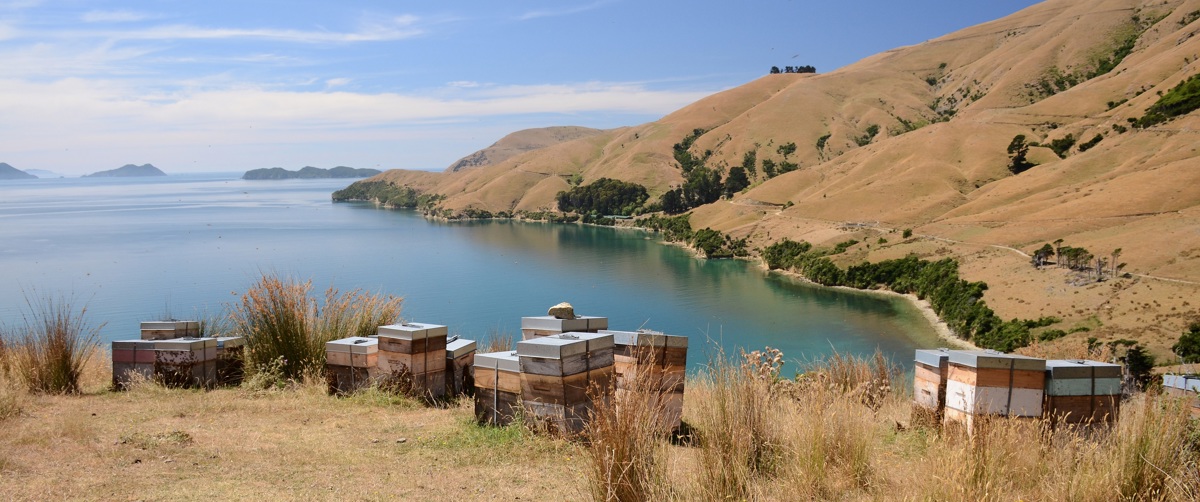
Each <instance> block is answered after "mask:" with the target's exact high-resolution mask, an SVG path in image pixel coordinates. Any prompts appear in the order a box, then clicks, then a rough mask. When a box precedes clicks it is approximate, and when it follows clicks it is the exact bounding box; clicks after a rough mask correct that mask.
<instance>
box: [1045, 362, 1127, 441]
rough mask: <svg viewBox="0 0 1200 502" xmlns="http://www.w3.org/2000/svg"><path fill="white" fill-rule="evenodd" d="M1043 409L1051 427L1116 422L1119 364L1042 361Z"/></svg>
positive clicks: (1119, 409) (1118, 412)
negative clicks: (1043, 383)
mask: <svg viewBox="0 0 1200 502" xmlns="http://www.w3.org/2000/svg"><path fill="white" fill-rule="evenodd" d="M1043 407H1044V408H1045V409H1044V412H1045V416H1047V417H1049V418H1050V421H1051V424H1053V425H1057V424H1093V423H1113V422H1116V420H1117V416H1118V415H1119V414H1120V411H1121V365H1119V364H1111V363H1102V362H1097V361H1087V360H1079V359H1074V360H1061V359H1052V360H1049V361H1046V397H1045V401H1044V406H1043Z"/></svg>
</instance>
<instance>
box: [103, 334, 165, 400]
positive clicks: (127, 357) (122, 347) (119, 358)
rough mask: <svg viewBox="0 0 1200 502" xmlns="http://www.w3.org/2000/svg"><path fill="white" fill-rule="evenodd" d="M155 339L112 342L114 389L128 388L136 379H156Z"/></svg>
mask: <svg viewBox="0 0 1200 502" xmlns="http://www.w3.org/2000/svg"><path fill="white" fill-rule="evenodd" d="M155 360H156V359H155V353H154V340H117V341H114V342H112V367H113V379H112V385H113V388H114V389H128V388H129V385H130V384H132V383H133V381H134V380H135V379H139V378H140V379H141V380H146V381H149V380H153V379H154V361H155Z"/></svg>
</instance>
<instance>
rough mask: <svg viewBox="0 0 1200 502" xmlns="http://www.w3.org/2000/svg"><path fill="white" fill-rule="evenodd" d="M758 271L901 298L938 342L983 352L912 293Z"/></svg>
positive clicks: (803, 281) (953, 347)
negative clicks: (831, 283)
mask: <svg viewBox="0 0 1200 502" xmlns="http://www.w3.org/2000/svg"><path fill="white" fill-rule="evenodd" d="M759 269H760V270H762V271H764V272H767V273H777V274H780V275H782V276H784V277H787V278H789V279H792V280H796V281H799V282H802V283H805V284H809V285H812V286H817V287H821V288H828V289H837V290H842V291H849V292H855V293H864V294H874V295H881V296H890V297H894V298H903V299H905V300H907V301H908V303H909V304H911V305H912V306H913V307H914V308H916V309H917V311H918V312H920V313H921V316H922V317H924V318H925V322H927V323H929V327H931V328H933V331H934V333H936V334H937V338H938V340H940V341H943V342H946V343H947V344H949V345H950V347H949V348H951V349H959V350H983V349H981V348H979V346H977V345H975V344H974V343H971V342H970V341H968V340H964V339H962V338H959V337H958V336H955V334H954V332H953V331H951V330H950V326H949V325H947V324H946V323H945V322H943V321H942V319H941V318H940V317H938V315H937V312H934V310H933V306H932V305H930V304H929V302H928V301H926V300H922V299H920V298H917V295H914V294H912V293H897V292H895V291H892V290H889V289H857V288H851V287H849V286H825V285H823V284H817V283H815V282H813V281H811V280H809V279H808V278H807V277H804V276H803V275H801V274H799V273H797V272H793V271H790V270H768V269H767V268H766V267H765V266H764V265H763V264H761V263H760V264H759Z"/></svg>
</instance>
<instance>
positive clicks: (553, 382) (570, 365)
mask: <svg viewBox="0 0 1200 502" xmlns="http://www.w3.org/2000/svg"><path fill="white" fill-rule="evenodd" d="M517 358H518V361H519V363H520V368H521V404H522V406H523V408H524V411H525V418H526V421H527V422H529V423H530V424H531V425H535V426H539V427H545V428H548V429H551V430H553V431H556V432H559V433H563V434H578V433H580V432H583V428H584V426H585V425H586V421H587V418H588V414H589V413H590V412H591V410H592V407H593V398H595V397H598V396H602V394H603V393H604V392H606V391H608V390H610V389H611V388H612V385H613V383H614V382H613V378H614V374H613V336H612V335H610V334H600V333H562V334H558V335H551V336H545V337H538V338H535V339H533V340H524V341H521V342H518V343H517Z"/></svg>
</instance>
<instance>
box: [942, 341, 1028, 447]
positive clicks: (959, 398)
mask: <svg viewBox="0 0 1200 502" xmlns="http://www.w3.org/2000/svg"><path fill="white" fill-rule="evenodd" d="M949 363H950V364H949V368H948V370H947V373H946V377H947V381H946V407H945V413H944V419H943V421H944V422H945V423H950V422H956V423H960V424H964V425H966V427H967V430H968V432H970V431H971V430H973V428H974V423H975V420H976V418H978V417H981V416H1002V417H1040V416H1041V415H1042V398H1043V396H1044V395H1045V383H1046V361H1045V360H1044V359H1038V358H1034V357H1026V356H1020V355H1016V354H1004V353H1000V352H995V351H990V350H953V351H950V356H949Z"/></svg>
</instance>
